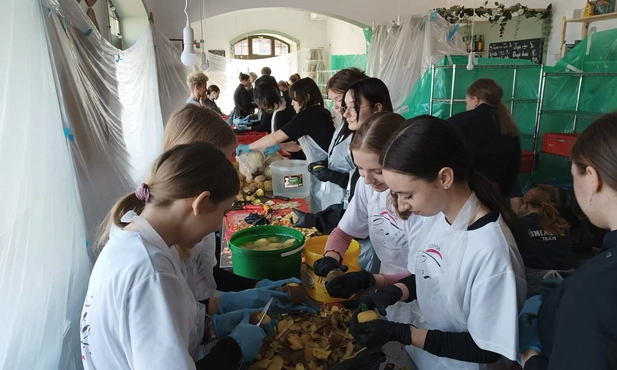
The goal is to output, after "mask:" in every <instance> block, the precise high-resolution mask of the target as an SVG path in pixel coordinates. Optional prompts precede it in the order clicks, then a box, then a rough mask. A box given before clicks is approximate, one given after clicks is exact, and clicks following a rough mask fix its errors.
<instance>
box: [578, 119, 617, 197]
mask: <svg viewBox="0 0 617 370" xmlns="http://www.w3.org/2000/svg"><path fill="white" fill-rule="evenodd" d="M615 158H617V112H615V113H610V114H607V115H605V116H603V117H601V118H599V119H597V120H596V121H595V122H594V123H592V124H591V125H589V127H587V128H586V129H585V130H584V131H583V132H582V133H581V136H580V137H579V138H578V140H576V143H575V144H574V147H572V161H573V163H574V165H576V167H577V170H578V172H579V174H581V175H583V174H584V173H585V171H586V170H587V166H591V167H593V168H594V169H595V170H596V171H597V172H598V176H599V177H600V180H602V183H604V184H606V185H607V186H608V187H609V188H611V189H613V190H617V162H616V161H615Z"/></svg>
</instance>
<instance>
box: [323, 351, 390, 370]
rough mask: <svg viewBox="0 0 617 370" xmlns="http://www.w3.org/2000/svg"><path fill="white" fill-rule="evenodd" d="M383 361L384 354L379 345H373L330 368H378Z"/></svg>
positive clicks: (373, 369)
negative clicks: (373, 346)
mask: <svg viewBox="0 0 617 370" xmlns="http://www.w3.org/2000/svg"><path fill="white" fill-rule="evenodd" d="M384 361H386V354H385V353H383V351H382V350H381V348H380V347H375V348H371V349H367V350H365V351H362V352H360V353H359V354H358V355H357V356H356V357H354V358H350V359H349V360H345V361H343V362H340V363H339V364H338V365H336V366H334V367H333V368H332V370H357V369H363V370H378V369H379V367H380V365H381V363H382V362H384Z"/></svg>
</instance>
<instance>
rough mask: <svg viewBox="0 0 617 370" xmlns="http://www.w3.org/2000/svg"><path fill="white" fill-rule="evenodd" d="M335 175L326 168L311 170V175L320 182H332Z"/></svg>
mask: <svg viewBox="0 0 617 370" xmlns="http://www.w3.org/2000/svg"><path fill="white" fill-rule="evenodd" d="M335 173H336V172H335V171H332V170H331V169H329V168H328V167H319V168H313V175H314V176H315V177H317V179H318V180H319V181H321V182H328V181H330V182H332V180H333V179H334V175H335Z"/></svg>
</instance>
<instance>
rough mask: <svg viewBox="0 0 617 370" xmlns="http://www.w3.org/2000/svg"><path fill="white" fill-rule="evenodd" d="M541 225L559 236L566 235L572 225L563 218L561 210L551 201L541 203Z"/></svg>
mask: <svg viewBox="0 0 617 370" xmlns="http://www.w3.org/2000/svg"><path fill="white" fill-rule="evenodd" d="M538 214H539V215H540V225H542V228H543V229H544V230H546V231H548V232H549V233H551V234H553V235H557V236H564V235H565V234H566V230H567V229H568V228H570V225H569V224H568V222H567V221H566V220H564V219H563V218H561V216H560V215H559V211H557V209H556V208H555V207H553V206H552V205H551V204H549V203H542V204H540V210H539V212H538Z"/></svg>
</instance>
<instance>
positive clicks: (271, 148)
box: [264, 144, 281, 156]
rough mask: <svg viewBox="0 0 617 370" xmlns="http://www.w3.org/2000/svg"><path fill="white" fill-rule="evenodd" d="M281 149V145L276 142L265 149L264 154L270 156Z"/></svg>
mask: <svg viewBox="0 0 617 370" xmlns="http://www.w3.org/2000/svg"><path fill="white" fill-rule="evenodd" d="M279 150H281V146H280V145H278V144H274V145H272V146H269V147H267V148H266V149H264V155H266V156H269V155H270V154H274V153H276V152H278V151H279Z"/></svg>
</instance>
